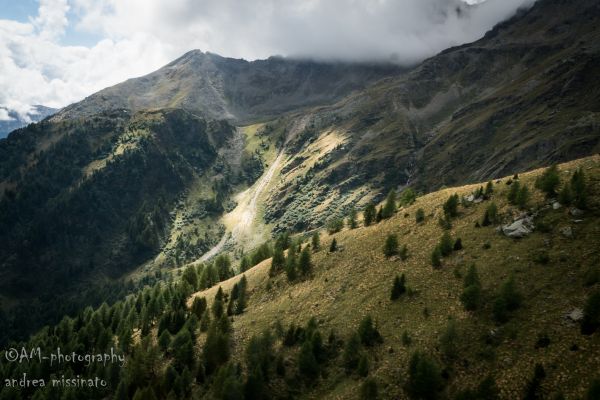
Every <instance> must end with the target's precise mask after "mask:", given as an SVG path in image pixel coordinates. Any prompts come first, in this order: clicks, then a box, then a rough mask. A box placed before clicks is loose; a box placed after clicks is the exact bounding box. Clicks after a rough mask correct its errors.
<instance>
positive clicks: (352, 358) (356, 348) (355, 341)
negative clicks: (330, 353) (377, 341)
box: [343, 333, 360, 372]
mask: <svg viewBox="0 0 600 400" xmlns="http://www.w3.org/2000/svg"><path fill="white" fill-rule="evenodd" d="M359 354H360V337H359V336H358V334H357V333H354V334H352V336H350V339H348V341H347V342H346V346H345V347H344V354H343V359H344V366H345V367H346V370H347V371H348V372H351V371H353V370H355V369H356V367H358V362H359V360H360V358H359Z"/></svg>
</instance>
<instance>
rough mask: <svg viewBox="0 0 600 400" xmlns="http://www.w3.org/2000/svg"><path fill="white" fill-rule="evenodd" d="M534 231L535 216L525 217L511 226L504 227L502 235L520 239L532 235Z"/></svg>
mask: <svg viewBox="0 0 600 400" xmlns="http://www.w3.org/2000/svg"><path fill="white" fill-rule="evenodd" d="M534 229H535V225H534V224H533V216H525V217H523V218H520V219H518V220H516V221H515V222H513V223H511V224H508V225H504V226H503V227H502V233H504V235H506V236H508V237H510V238H515V239H520V238H523V237H525V236H527V235H529V234H530V233H532V232H533V230H534Z"/></svg>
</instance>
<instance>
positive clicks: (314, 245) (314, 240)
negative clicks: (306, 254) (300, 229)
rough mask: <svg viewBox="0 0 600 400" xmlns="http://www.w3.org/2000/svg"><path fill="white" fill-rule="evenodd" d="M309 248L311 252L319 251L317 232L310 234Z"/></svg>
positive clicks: (319, 237)
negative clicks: (310, 247)
mask: <svg viewBox="0 0 600 400" xmlns="http://www.w3.org/2000/svg"><path fill="white" fill-rule="evenodd" d="M311 246H312V249H313V251H319V249H320V248H321V235H320V234H319V231H315V232H314V233H313V234H312V239H311Z"/></svg>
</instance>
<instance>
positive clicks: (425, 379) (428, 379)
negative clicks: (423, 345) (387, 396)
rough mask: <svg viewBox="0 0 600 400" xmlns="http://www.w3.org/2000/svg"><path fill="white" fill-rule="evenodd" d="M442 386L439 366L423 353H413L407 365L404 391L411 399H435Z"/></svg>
mask: <svg viewBox="0 0 600 400" xmlns="http://www.w3.org/2000/svg"><path fill="white" fill-rule="evenodd" d="M443 388H444V381H443V379H442V375H441V372H440V368H439V366H438V365H437V363H435V362H434V361H433V360H431V359H430V358H429V357H427V356H426V355H425V354H422V353H419V352H416V353H413V355H412V357H411V359H410V362H409V365H408V382H407V383H406V391H407V392H408V395H409V396H410V397H411V398H412V399H436V398H437V397H438V393H439V392H440V391H441V390H442V389H443Z"/></svg>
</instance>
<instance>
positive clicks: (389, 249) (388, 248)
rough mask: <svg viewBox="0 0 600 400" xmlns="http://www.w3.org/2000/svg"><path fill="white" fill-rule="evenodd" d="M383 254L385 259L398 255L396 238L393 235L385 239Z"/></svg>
mask: <svg viewBox="0 0 600 400" xmlns="http://www.w3.org/2000/svg"><path fill="white" fill-rule="evenodd" d="M383 254H385V256H386V257H391V256H393V255H396V254H398V236H397V235H395V234H392V233H391V234H389V235H388V236H387V238H386V239H385V245H384V246H383Z"/></svg>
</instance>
